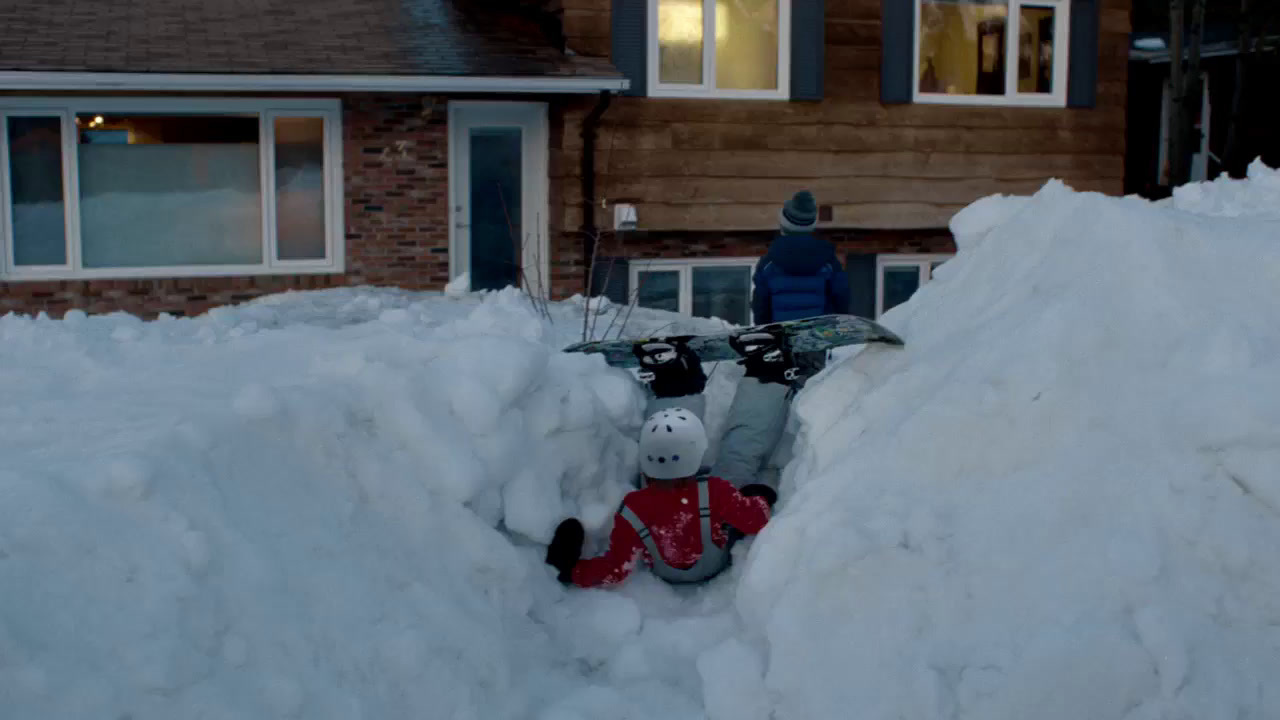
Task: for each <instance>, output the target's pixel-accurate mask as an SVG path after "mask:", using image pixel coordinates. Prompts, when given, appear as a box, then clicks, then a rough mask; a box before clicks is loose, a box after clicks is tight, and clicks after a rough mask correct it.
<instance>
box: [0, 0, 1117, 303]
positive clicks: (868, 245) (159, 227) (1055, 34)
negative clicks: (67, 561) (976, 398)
mask: <svg viewBox="0 0 1280 720" xmlns="http://www.w3.org/2000/svg"><path fill="white" fill-rule="evenodd" d="M1128 33H1129V0H1034V1H1032V0H982V1H981V2H978V1H977V0H972V1H970V0H825V1H824V0H523V1H522V0H505V1H504V0H343V1H340V0H315V1H314V2H309V3H293V2H289V1H288V0H256V1H255V2H252V3H242V2H236V3H233V2H229V0H207V1H205V2H195V1H193V0H172V1H169V2H159V0H139V1H138V2H135V3H131V4H129V5H128V6H127V8H125V7H124V6H120V5H105V4H102V3H95V2H92V1H91V0H16V1H13V2H9V3H6V4H5V6H4V7H3V8H0V119H3V127H4V132H3V133H0V167H2V168H3V175H2V176H0V199H2V202H0V211H2V217H3V221H2V222H0V249H2V250H3V252H0V257H3V260H0V312H3V311H4V310H6V309H15V310H22V311H34V310H47V311H49V312H50V313H51V314H55V315H56V314H60V313H61V312H64V311H65V310H66V309H69V308H72V307H79V308H84V309H87V310H89V311H106V310H114V309H126V310H129V311H132V312H137V313H140V314H144V315H153V314H155V313H157V312H161V311H165V312H171V313H188V314H189V313H195V312H200V311H201V310H203V309H204V308H207V307H208V306H210V305H214V304H222V303H225V302H234V301H238V300H243V299H247V298H250V297H253V296H255V295H258V294H261V293H264V292H274V291H278V290H282V289H285V288H316V287H328V286H334V285H345V284H361V283H372V284H380V285H381V284H387V285H396V286H400V287H406V288H439V287H442V286H443V285H444V284H445V283H446V282H447V281H448V280H449V279H450V278H453V277H457V276H458V275H460V274H462V273H464V272H465V273H469V277H470V280H471V285H472V287H473V288H476V289H479V288H492V287H502V286H505V285H508V284H519V285H523V286H525V287H527V288H529V289H530V290H531V291H533V292H536V293H546V294H550V295H551V296H553V297H565V296H567V295H570V294H573V293H577V292H582V291H583V290H584V289H586V288H587V283H588V282H589V281H590V282H591V283H592V285H594V286H595V287H594V288H593V289H595V290H597V291H600V292H607V293H608V294H610V295H612V296H614V297H615V298H617V299H621V300H629V299H635V300H636V301H638V302H640V303H641V304H644V305H649V306H656V307H668V308H670V309H674V310H678V311H681V312H686V313H696V314H700V315H709V314H713V315H717V316H720V317H724V318H726V319H729V320H732V321H736V322H746V321H749V319H750V318H749V310H748V308H749V296H750V272H751V264H752V263H753V262H754V261H755V259H756V258H758V257H759V255H760V254H761V253H762V252H763V250H764V248H765V246H766V245H767V243H768V241H769V239H770V238H771V236H772V233H773V231H774V229H775V228H776V223H777V212H778V208H779V206H780V204H781V202H782V201H783V200H784V199H786V198H787V197H789V196H790V195H791V193H792V192H794V191H795V190H798V189H801V188H808V189H810V190H812V191H813V192H814V193H815V194H816V195H817V197H818V199H819V202H820V203H821V208H820V218H821V232H822V233H823V234H825V235H826V236H828V237H830V238H831V239H832V240H833V241H834V242H835V243H836V245H837V246H838V247H839V249H840V252H841V253H842V256H843V257H845V258H846V259H847V261H848V264H849V270H850V277H851V282H852V283H853V284H854V287H853V289H854V292H855V297H856V298H857V304H856V307H855V311H856V312H860V313H862V314H867V315H876V314H878V313H879V312H880V311H882V310H884V309H887V308H888V307H892V306H893V305H894V304H896V303H898V302H901V301H902V300H904V299H905V298H906V297H908V296H909V295H910V293H911V292H913V291H914V290H915V288H916V287H918V286H919V285H920V284H921V283H923V282H926V281H927V280H928V279H929V276H930V273H931V272H932V269H933V268H935V267H936V266H937V264H938V263H941V262H944V261H945V260H946V258H947V257H949V256H950V254H952V253H953V252H954V245H953V243H952V240H951V237H950V235H949V233H948V231H947V222H948V220H949V218H950V217H951V215H952V214H954V212H956V211H957V210H958V209H960V208H961V207H963V206H964V205H966V204H967V203H969V202H971V201H973V200H975V199H977V198H979V197H982V196H984V195H987V194H990V193H996V192H1017V193H1023V192H1032V191H1034V190H1036V189H1037V188H1038V187H1039V186H1040V185H1041V184H1043V182H1044V181H1045V180H1047V179H1048V178H1050V177H1059V178H1062V179H1064V180H1065V181H1067V182H1069V183H1070V184H1072V185H1073V186H1075V187H1077V188H1079V189H1089V190H1100V191H1104V192H1112V193H1118V192H1120V191H1121V189H1122V183H1123V172H1124V127H1125V109H1124V103H1125V96H1126V60H1127V52H1128Z"/></svg>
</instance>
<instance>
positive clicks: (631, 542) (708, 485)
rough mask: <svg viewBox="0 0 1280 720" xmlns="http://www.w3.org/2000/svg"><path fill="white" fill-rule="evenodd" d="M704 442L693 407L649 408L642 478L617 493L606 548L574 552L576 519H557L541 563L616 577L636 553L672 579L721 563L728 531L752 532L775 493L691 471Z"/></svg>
mask: <svg viewBox="0 0 1280 720" xmlns="http://www.w3.org/2000/svg"><path fill="white" fill-rule="evenodd" d="M706 450H707V434H706V430H705V429H704V428H703V425H702V421H701V420H699V419H698V416H697V415H695V414H694V413H692V412H689V411H688V410H686V409H684V408H678V407H676V408H668V409H666V410H660V411H658V412H657V413H654V415H653V416H652V417H650V418H649V420H648V421H646V422H645V424H644V428H643V429H642V430H641V431H640V468H641V470H642V471H643V472H644V475H645V476H646V477H647V478H648V479H649V483H648V485H647V486H646V487H644V488H642V489H640V490H636V491H633V492H631V493H628V494H627V496H626V498H625V499H623V501H622V508H621V509H620V510H619V511H618V514H617V515H616V516H615V517H614V522H613V531H612V533H610V535H609V550H608V551H607V552H606V553H605V554H604V555H601V556H600V557H595V558H589V559H586V560H582V559H580V557H581V554H582V543H583V538H584V532H583V528H582V523H580V522H578V521H577V520H576V519H573V518H570V519H568V520H565V521H564V522H562V523H560V526H559V527H558V528H556V534H555V538H554V539H553V540H552V541H551V546H550V547H549V548H547V563H548V564H549V565H552V566H554V567H555V568H556V569H557V570H559V571H560V573H559V578H560V581H561V582H563V583H566V584H567V583H573V584H574V585H577V586H579V587H595V586H598V585H616V584H618V583H620V582H622V581H623V580H625V579H626V578H627V576H629V575H630V574H631V572H632V570H634V569H635V567H636V563H637V561H638V559H639V558H641V557H643V558H644V559H645V561H646V562H647V563H648V564H649V566H650V567H651V568H652V570H653V572H654V574H656V575H657V576H658V577H660V578H662V579H663V580H666V581H667V582H672V583H693V582H702V581H704V580H708V579H710V578H712V577H714V576H715V575H717V574H718V573H719V572H720V571H722V570H724V568H725V567H727V566H728V564H729V548H730V547H731V545H732V541H733V540H734V539H736V537H733V536H735V535H736V536H741V535H742V534H746V535H754V534H756V533H758V532H760V530H761V529H762V528H764V525H765V523H767V522H768V521H769V513H770V509H771V508H772V506H773V503H774V502H775V501H776V500H777V495H776V493H774V491H773V489H772V488H769V487H767V486H765V485H748V486H746V487H744V488H743V489H742V490H741V491H739V490H737V489H736V488H734V487H733V486H732V485H730V484H729V482H728V481H726V480H723V479H721V478H718V477H705V476H698V475H697V472H698V468H699V467H700V465H701V463H702V456H703V454H704V453H705V452H706ZM726 524H727V525H729V526H731V527H730V528H728V529H726V528H725V525H726ZM735 531H736V532H735Z"/></svg>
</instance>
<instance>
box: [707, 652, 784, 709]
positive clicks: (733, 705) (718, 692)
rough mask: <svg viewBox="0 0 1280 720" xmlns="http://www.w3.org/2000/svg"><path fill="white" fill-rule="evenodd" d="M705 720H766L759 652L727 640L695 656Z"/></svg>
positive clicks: (768, 706)
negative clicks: (700, 677)
mask: <svg viewBox="0 0 1280 720" xmlns="http://www.w3.org/2000/svg"><path fill="white" fill-rule="evenodd" d="M697 666H698V674H699V675H700V676H702V697H703V703H704V704H705V706H706V708H707V718H708V720H769V718H770V716H771V715H772V713H771V712H770V703H769V697H768V695H767V694H766V693H765V689H764V684H763V683H764V666H763V665H762V664H761V661H760V655H759V653H757V652H755V651H754V650H752V649H751V648H750V647H748V646H747V645H746V643H744V642H742V641H741V640H739V639H737V638H730V639H728V640H725V641H724V642H722V643H720V644H719V645H717V646H715V647H714V648H711V649H710V650H707V651H705V652H703V653H702V654H701V655H699V656H698V662H697Z"/></svg>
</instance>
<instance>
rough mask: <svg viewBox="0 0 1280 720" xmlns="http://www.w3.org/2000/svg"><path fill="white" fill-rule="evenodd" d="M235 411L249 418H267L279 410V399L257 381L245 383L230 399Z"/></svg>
mask: <svg viewBox="0 0 1280 720" xmlns="http://www.w3.org/2000/svg"><path fill="white" fill-rule="evenodd" d="M231 404H232V407H234V408H235V410H236V412H238V413H240V414H241V415H243V416H245V417H249V418H256V419H262V418H268V417H271V416H272V415H275V414H276V413H277V412H278V411H279V410H280V401H279V400H278V399H277V398H276V395H275V393H274V392H272V391H271V390H270V389H269V388H267V387H266V386H263V385H260V384H258V383H253V384H251V385H246V386H245V387H243V388H241V389H240V391H239V392H238V393H236V396H235V399H234V400H232V401H231Z"/></svg>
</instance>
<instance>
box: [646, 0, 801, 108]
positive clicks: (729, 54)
mask: <svg viewBox="0 0 1280 720" xmlns="http://www.w3.org/2000/svg"><path fill="white" fill-rule="evenodd" d="M790 22H791V0H649V22H648V27H649V77H650V78H652V79H653V80H652V84H651V87H650V92H649V94H650V95H653V96H665V97H718V98H744V99H749V98H766V99H783V98H786V97H787V96H788V85H789V78H790V69H789V64H788V58H789V57H790V56H791V53H790V44H791V43H790V38H791V32H790Z"/></svg>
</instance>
